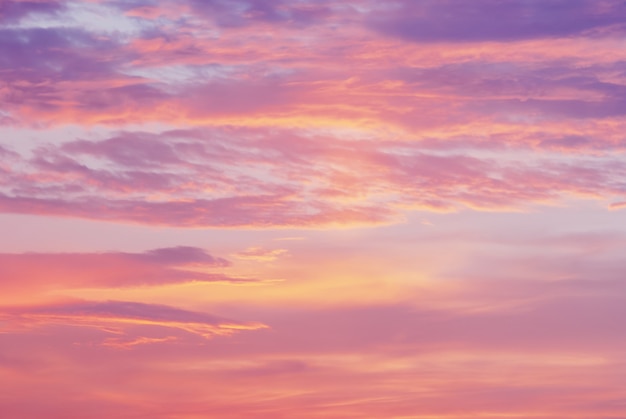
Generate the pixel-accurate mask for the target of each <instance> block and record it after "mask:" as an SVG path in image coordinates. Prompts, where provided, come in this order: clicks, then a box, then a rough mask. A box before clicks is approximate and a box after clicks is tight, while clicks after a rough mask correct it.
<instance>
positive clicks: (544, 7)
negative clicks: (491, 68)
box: [370, 0, 626, 42]
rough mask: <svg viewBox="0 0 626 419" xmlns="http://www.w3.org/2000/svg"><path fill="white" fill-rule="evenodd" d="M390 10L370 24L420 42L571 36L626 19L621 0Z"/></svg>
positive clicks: (488, 1)
mask: <svg viewBox="0 0 626 419" xmlns="http://www.w3.org/2000/svg"><path fill="white" fill-rule="evenodd" d="M394 5H397V7H393V6H394ZM386 6H387V7H389V5H386ZM389 9H390V10H388V11H385V10H382V11H379V10H376V14H375V15H373V16H372V17H371V18H370V25H371V26H372V27H373V28H375V29H376V30H379V31H380V32H382V33H385V34H388V35H392V36H397V37H400V38H403V39H407V40H411V41H417V42H482V41H495V42H503V41H515V40H523V39H535V38H556V37H570V36H576V35H581V34H582V33H584V32H585V31H590V30H599V29H603V28H607V27H610V26H612V25H622V24H623V23H624V20H625V19H626V5H624V3H623V2H622V1H616V0H613V1H607V2H602V3H598V2H597V1H592V0H530V1H523V0H507V1H499V0H478V1H472V2H466V1H463V0H426V1H420V2H415V1H411V0H400V1H396V2H393V3H392V7H389ZM622 30H623V28H622Z"/></svg>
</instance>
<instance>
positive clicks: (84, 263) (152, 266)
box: [0, 246, 258, 293]
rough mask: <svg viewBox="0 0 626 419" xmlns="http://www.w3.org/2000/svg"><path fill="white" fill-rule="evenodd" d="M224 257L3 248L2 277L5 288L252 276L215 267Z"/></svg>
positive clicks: (175, 250)
mask: <svg viewBox="0 0 626 419" xmlns="http://www.w3.org/2000/svg"><path fill="white" fill-rule="evenodd" d="M229 265H230V262H228V261H227V260H225V259H222V258H217V257H214V256H211V255H210V254H208V253H206V252H205V251H204V250H203V249H199V248H195V247H187V246H179V247H171V248H162V249H155V250H150V251H147V252H144V253H125V252H108V253H3V254H0V283H1V284H2V287H3V289H5V291H7V292H8V291H9V290H12V291H15V292H24V293H29V292H32V290H33V289H37V290H45V291H49V290H59V289H66V288H127V287H140V286H158V285H170V284H180V283H187V282H229V283H246V282H256V281H258V279H254V278H238V277H232V276H229V275H226V274H224V273H221V272H219V271H217V272H216V270H219V269H221V268H224V267H227V266H229Z"/></svg>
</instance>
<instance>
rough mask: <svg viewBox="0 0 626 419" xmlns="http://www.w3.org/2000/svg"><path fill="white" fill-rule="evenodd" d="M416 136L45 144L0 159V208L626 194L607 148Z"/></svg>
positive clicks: (238, 132) (94, 211)
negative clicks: (439, 144) (529, 147)
mask: <svg viewBox="0 0 626 419" xmlns="http://www.w3.org/2000/svg"><path fill="white" fill-rule="evenodd" d="M430 147H431V146H430V145H429V144H423V143H422V142H421V141H401V140H394V141H392V140H389V141H377V140H375V139H370V138H358V137H357V138H349V139H344V138H342V137H341V135H339V134H333V133H324V134H322V133H319V134H318V133H307V134H305V133H302V132H298V131H297V130H278V129H267V128H234V127H219V128H218V127H213V128H211V129H209V128H206V129H190V130H172V131H165V132H162V133H160V134H154V133H149V132H131V133H126V132H122V133H119V134H117V135H115V136H113V137H110V138H105V139H103V140H96V141H89V140H83V139H81V140H75V141H66V142H63V143H61V144H60V145H53V144H48V145H41V146H38V147H37V148H35V149H34V150H33V153H32V154H33V155H32V157H31V158H29V159H26V158H23V157H22V158H21V159H20V158H16V157H15V156H14V157H12V158H11V159H7V160H5V161H6V163H4V170H5V171H7V172H8V176H6V178H5V181H4V183H3V184H0V211H1V212H6V213H28V214H42V215H43V214H45V215H57V216H70V217H79V218H88V219H96V220H110V221H122V222H134V223H142V224H153V225H172V226H182V227H256V228H272V227H294V226H298V227H306V228H317V227H329V226H334V225H339V224H341V225H344V226H347V225H380V224H389V223H394V222H399V221H401V220H402V219H403V215H404V213H405V211H407V210H414V209H420V210H430V211H456V210H459V209H462V208H468V207H469V208H473V209H480V210H491V211H494V210H524V209H526V208H529V207H530V206H532V205H536V204H545V203H556V202H560V201H561V200H563V199H567V198H568V197H571V196H577V197H580V196H583V197H589V198H601V199H606V198H608V197H613V196H621V195H623V194H624V193H625V191H624V190H623V188H622V186H621V180H622V179H623V178H624V177H625V176H626V166H625V165H624V164H623V162H621V161H620V160H619V159H615V158H613V157H612V156H611V155H604V154H597V155H582V156H572V157H571V158H570V159H561V158H559V157H556V156H551V155H549V154H548V155H545V157H542V158H541V159H539V158H538V159H535V160H533V161H532V162H529V161H526V160H525V159H523V158H516V157H514V155H509V156H507V157H506V158H505V159H498V158H496V157H494V156H489V155H485V154H484V153H481V152H480V151H479V150H476V151H475V152H465V153H462V152H461V150H460V149H457V148H456V147H455V146H452V147H451V148H450V149H446V148H445V147H444V148H440V149H431V148H430Z"/></svg>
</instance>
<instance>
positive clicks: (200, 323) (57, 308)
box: [2, 301, 266, 346]
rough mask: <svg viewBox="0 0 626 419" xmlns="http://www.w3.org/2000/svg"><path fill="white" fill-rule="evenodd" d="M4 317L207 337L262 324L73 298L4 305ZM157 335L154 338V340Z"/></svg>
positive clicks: (16, 323)
mask: <svg viewBox="0 0 626 419" xmlns="http://www.w3.org/2000/svg"><path fill="white" fill-rule="evenodd" d="M2 311H3V312H4V313H3V314H2V317H3V320H4V321H5V322H6V323H7V324H8V329H13V330H16V331H19V330H20V329H21V328H25V329H26V330H29V329H32V328H34V327H39V328H41V327H48V326H51V325H62V326H64V327H65V326H73V327H77V326H79V327H88V328H95V329H99V330H102V331H104V332H107V333H115V334H122V335H127V334H135V335H136V334H137V333H141V330H142V328H146V329H150V328H161V329H170V330H174V331H178V332H181V331H183V332H187V333H190V334H192V335H197V336H201V337H203V338H210V337H212V336H215V335H230V334H232V333H233V332H235V331H237V330H255V329H260V328H265V327H266V326H265V325H263V324H260V323H243V322H236V321H231V320H227V319H222V318H220V317H215V316H212V315H209V314H205V313H201V312H194V311H187V310H183V309H178V308H174V307H169V306H165V305H157V304H145V303H136V302H125V301H73V302H63V303H59V304H56V305H47V306H34V307H19V308H5V309H4V310H2ZM154 339H156V340H154ZM170 340H171V338H170V337H169V336H166V337H160V338H150V337H141V335H140V337H137V338H133V339H131V340H128V341H125V342H124V343H122V342H120V341H119V340H113V341H112V340H109V341H105V344H107V345H109V346H116V345H115V344H117V345H123V346H133V345H136V344H139V343H148V342H167V341H170Z"/></svg>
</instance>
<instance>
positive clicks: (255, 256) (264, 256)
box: [235, 247, 288, 262]
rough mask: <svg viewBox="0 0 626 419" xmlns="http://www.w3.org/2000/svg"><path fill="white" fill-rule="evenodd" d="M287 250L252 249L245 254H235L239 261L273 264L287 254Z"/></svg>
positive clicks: (244, 252)
mask: <svg viewBox="0 0 626 419" xmlns="http://www.w3.org/2000/svg"><path fill="white" fill-rule="evenodd" d="M287 252H288V250H287V249H271V250H270V249H264V248H262V247H250V248H248V249H246V250H244V251H243V252H239V253H235V257H236V258H237V259H244V260H255V261H258V262H271V261H274V260H276V259H278V258H279V257H280V256H281V255H283V254H285V253H287Z"/></svg>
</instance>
